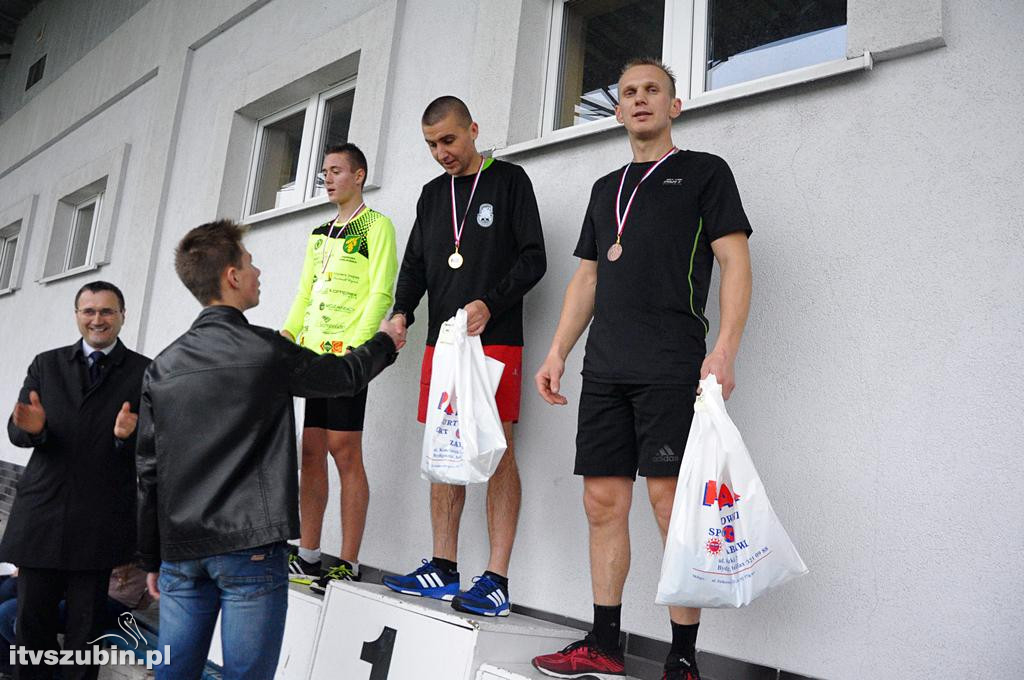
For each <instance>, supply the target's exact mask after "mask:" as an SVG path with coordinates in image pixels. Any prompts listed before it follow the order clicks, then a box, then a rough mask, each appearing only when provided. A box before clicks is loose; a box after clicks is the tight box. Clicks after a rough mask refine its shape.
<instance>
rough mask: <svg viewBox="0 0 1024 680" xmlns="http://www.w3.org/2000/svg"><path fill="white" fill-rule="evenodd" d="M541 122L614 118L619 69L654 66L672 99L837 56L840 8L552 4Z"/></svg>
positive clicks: (702, 2) (667, 0)
mask: <svg viewBox="0 0 1024 680" xmlns="http://www.w3.org/2000/svg"><path fill="white" fill-rule="evenodd" d="M552 20H553V26H552V33H553V35H554V36H556V38H557V40H555V41H554V42H553V49H552V52H551V62H550V65H549V74H550V75H549V79H548V80H549V87H548V92H547V97H546V107H545V119H546V121H550V123H549V128H548V129H560V128H564V127H569V126H572V125H580V124H583V123H587V122H590V121H593V120H598V119H601V118H605V117H607V116H610V115H612V114H613V113H614V109H615V104H616V102H617V101H618V92H617V83H618V79H619V71H620V69H621V68H622V65H623V64H625V63H626V62H627V61H629V60H630V59H632V58H634V57H639V56H660V57H661V58H662V59H663V60H664V61H665V63H667V64H668V65H669V66H670V67H672V69H673V70H674V71H675V73H676V81H677V82H676V89H677V93H678V96H679V97H680V98H681V99H690V98H693V97H696V96H698V95H700V94H703V93H704V92H710V91H712V90H716V89H719V88H723V87H728V86H729V85H735V84H738V83H743V82H748V81H751V80H756V79H758V78H763V77H766V76H770V75H775V74H778V73H783V72H786V71H791V70H793V69H797V68H801V67H804V66H811V65H814V64H818V63H822V62H826V61H832V60H836V59H843V58H845V56H846V0H774V1H773V2H750V1H749V0H555V6H554V13H553V18H552Z"/></svg>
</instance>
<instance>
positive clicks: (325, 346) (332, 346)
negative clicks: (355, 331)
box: [320, 340, 345, 354]
mask: <svg viewBox="0 0 1024 680" xmlns="http://www.w3.org/2000/svg"><path fill="white" fill-rule="evenodd" d="M320 349H321V350H322V351H324V352H331V353H332V354H341V353H342V351H344V349H345V343H344V342H342V341H341V340H324V341H323V342H321V343H320Z"/></svg>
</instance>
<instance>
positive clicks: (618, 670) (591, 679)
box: [533, 633, 626, 680]
mask: <svg viewBox="0 0 1024 680" xmlns="http://www.w3.org/2000/svg"><path fill="white" fill-rule="evenodd" d="M533 667H534V668H536V669H537V670H539V671H540V672H541V673H543V674H544V675H548V676H551V677H552V678H579V679H580V680H583V679H584V678H585V679H586V680H615V679H616V678H624V677H626V666H625V659H624V658H623V656H622V650H619V649H615V650H607V649H601V648H600V647H598V646H597V641H596V640H595V639H594V636H593V634H592V633H587V636H586V637H585V638H583V639H582V640H580V641H579V642H574V643H572V644H571V645H569V646H568V647H566V648H565V649H563V650H562V651H560V652H555V653H554V654H544V655H543V656H538V657H535V658H534V660H533Z"/></svg>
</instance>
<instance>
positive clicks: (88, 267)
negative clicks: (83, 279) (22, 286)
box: [36, 263, 100, 283]
mask: <svg viewBox="0 0 1024 680" xmlns="http://www.w3.org/2000/svg"><path fill="white" fill-rule="evenodd" d="M99 268H100V265H99V263H93V264H83V265H82V266H81V267H75V268H74V269H69V270H67V271H64V272H58V273H57V274H50V275H49V276H44V277H43V278H41V279H38V280H37V281H36V283H53V282H54V281H60V280H61V279H70V278H71V277H73V276H78V275H79V274H84V273H86V272H91V271H96V270H97V269H99Z"/></svg>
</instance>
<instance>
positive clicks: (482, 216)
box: [476, 203, 494, 227]
mask: <svg viewBox="0 0 1024 680" xmlns="http://www.w3.org/2000/svg"><path fill="white" fill-rule="evenodd" d="M476 223H477V224H479V225H480V226H481V227H489V226H491V225H492V224H494V206H493V205H491V204H490V203H481V204H480V210H478V211H477V213H476Z"/></svg>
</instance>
